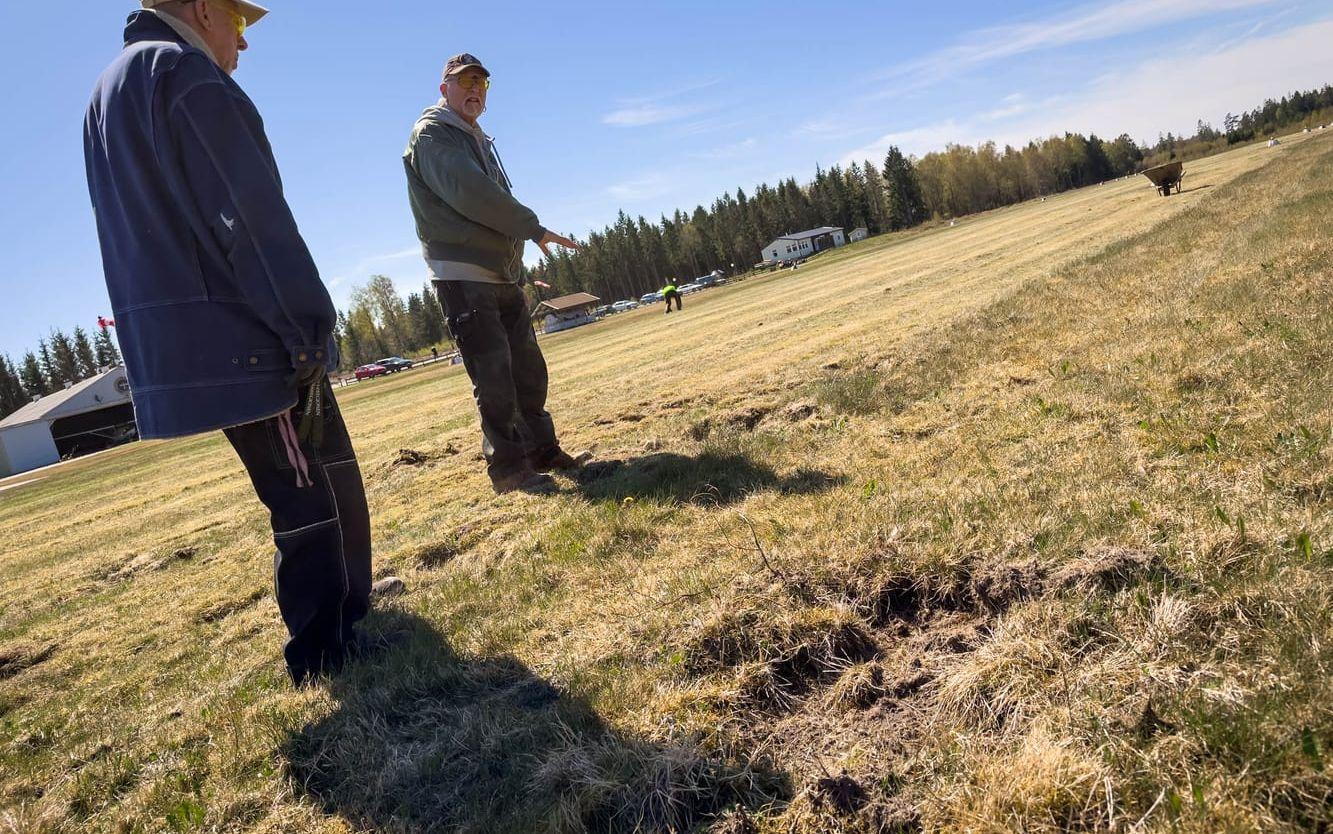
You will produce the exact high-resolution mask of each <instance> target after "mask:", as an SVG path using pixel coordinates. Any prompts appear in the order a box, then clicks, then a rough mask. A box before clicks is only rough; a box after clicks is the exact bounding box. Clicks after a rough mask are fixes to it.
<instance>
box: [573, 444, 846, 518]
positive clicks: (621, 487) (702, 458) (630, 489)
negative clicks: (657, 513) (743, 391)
mask: <svg viewBox="0 0 1333 834" xmlns="http://www.w3.org/2000/svg"><path fill="white" fill-rule="evenodd" d="M846 481H847V478H846V477H845V476H843V475H832V474H829V473H827V472H824V471H821V470H818V469H805V468H803V469H798V470H796V471H795V472H793V473H792V474H790V475H786V476H781V475H778V474H777V473H776V472H774V471H773V470H772V469H771V468H769V467H767V466H764V465H763V464H759V463H755V462H754V461H752V460H750V458H748V457H746V456H745V455H743V454H739V453H735V452H715V451H704V452H702V453H700V454H699V455H697V456H695V457H689V456H687V455H681V454H676V453H675V452H660V453H657V454H652V455H645V456H643V457H638V458H631V459H629V460H615V459H613V460H604V461H593V462H592V463H589V464H587V465H586V466H585V467H584V468H583V469H582V470H580V472H579V474H578V489H579V491H580V492H581V493H583V495H584V497H586V498H588V499H590V500H593V501H607V500H614V501H622V500H624V499H625V498H634V499H636V500H638V499H642V498H653V499H658V500H675V501H680V502H683V503H695V504H716V505H725V504H732V503H735V502H736V501H740V500H742V499H744V498H745V496H747V495H749V494H751V493H755V492H769V491H777V492H781V493H783V494H786V495H811V494H814V493H817V492H823V491H824V490H827V489H830V488H832V487H835V486H838V485H840V484H843V483H846Z"/></svg>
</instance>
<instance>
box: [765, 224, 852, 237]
mask: <svg viewBox="0 0 1333 834" xmlns="http://www.w3.org/2000/svg"><path fill="white" fill-rule="evenodd" d="M841 231H842V227H841V226H820V227H819V228H818V229H806V230H805V231H804V232H797V233H796V234H794V235H782V236H781V237H779V238H777V239H778V240H805V239H806V238H808V237H819V236H820V235H826V234H828V233H829V232H841Z"/></svg>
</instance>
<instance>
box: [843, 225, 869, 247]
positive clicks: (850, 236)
mask: <svg viewBox="0 0 1333 834" xmlns="http://www.w3.org/2000/svg"><path fill="white" fill-rule="evenodd" d="M868 237H870V232H869V231H867V230H866V227H865V226H857V227H856V228H855V229H852V230H851V231H850V232H848V233H847V242H848V243H856V242H857V241H858V240H865V239H866V238H868Z"/></svg>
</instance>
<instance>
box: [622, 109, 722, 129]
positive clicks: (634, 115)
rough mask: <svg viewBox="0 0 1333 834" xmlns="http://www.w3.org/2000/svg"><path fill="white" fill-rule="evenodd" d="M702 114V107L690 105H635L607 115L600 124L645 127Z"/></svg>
mask: <svg viewBox="0 0 1333 834" xmlns="http://www.w3.org/2000/svg"><path fill="white" fill-rule="evenodd" d="M702 112H703V108H702V107H699V106H697V105H690V104H637V105H633V106H630V107H622V108H620V109H619V110H613V111H611V112H610V113H607V114H606V115H605V116H603V117H602V124H604V125H611V126H613V127H645V126H647V125H658V124H664V123H666V122H677V121H680V120H681V119H688V118H690V117H691V116H697V115H699V114H700V113H702Z"/></svg>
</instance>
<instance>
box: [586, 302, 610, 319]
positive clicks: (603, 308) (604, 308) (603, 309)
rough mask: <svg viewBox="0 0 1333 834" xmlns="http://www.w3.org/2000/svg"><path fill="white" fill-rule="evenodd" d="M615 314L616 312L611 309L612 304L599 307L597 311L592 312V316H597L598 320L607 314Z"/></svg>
mask: <svg viewBox="0 0 1333 834" xmlns="http://www.w3.org/2000/svg"><path fill="white" fill-rule="evenodd" d="M613 312H615V311H614V310H612V309H611V305H610V304H603V305H602V306H601V307H598V308H596V309H595V310H593V311H592V314H593V315H594V316H596V317H597V318H601V317H602V316H604V315H606V314H607V313H613Z"/></svg>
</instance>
